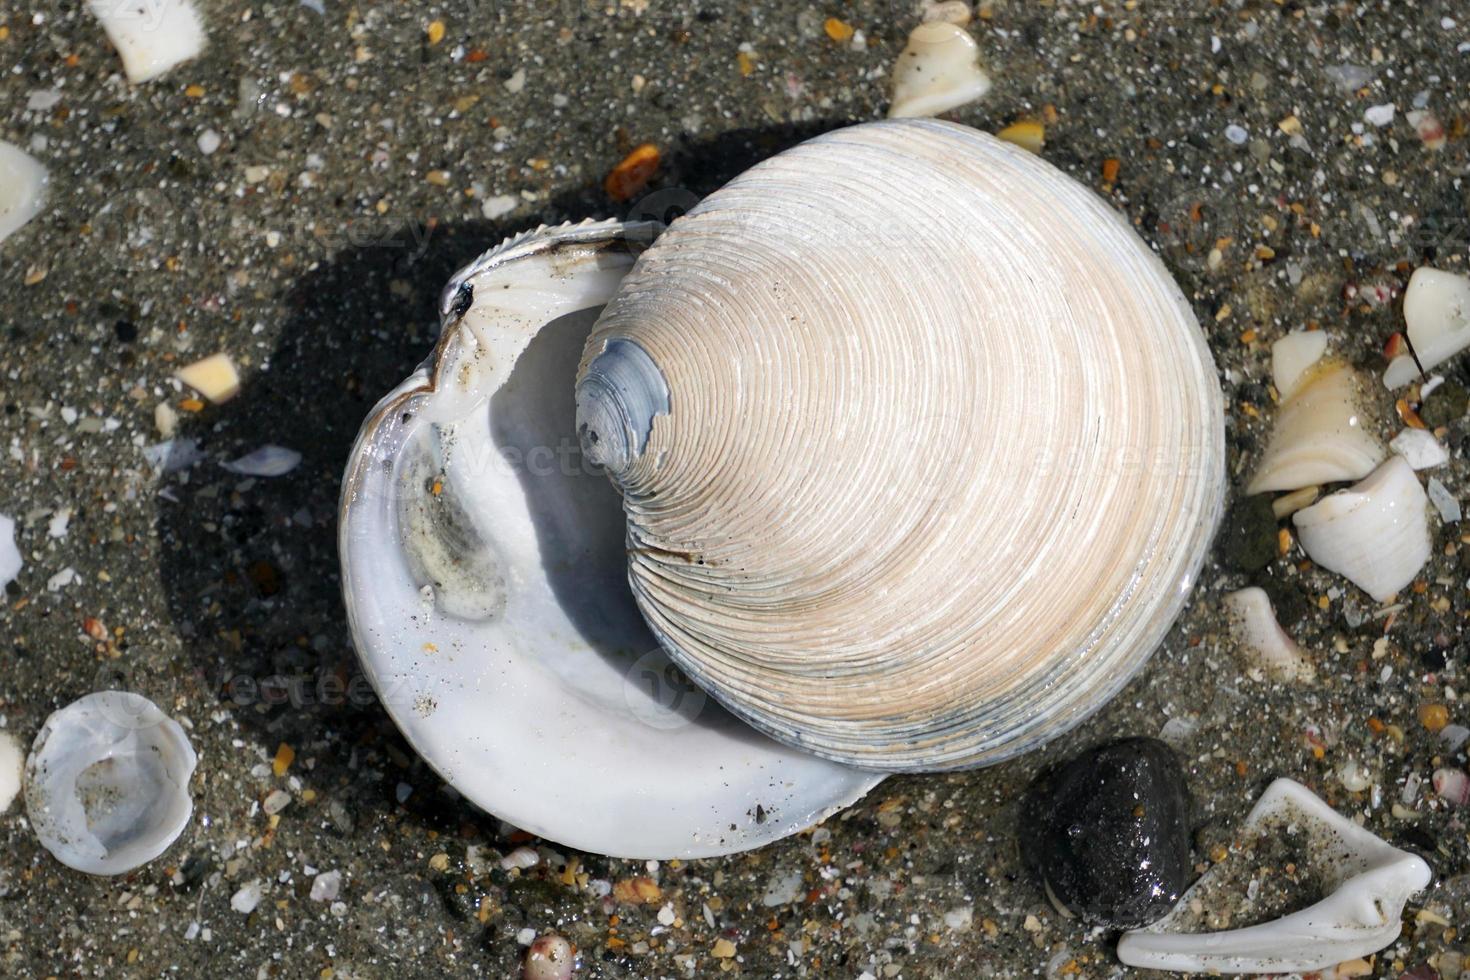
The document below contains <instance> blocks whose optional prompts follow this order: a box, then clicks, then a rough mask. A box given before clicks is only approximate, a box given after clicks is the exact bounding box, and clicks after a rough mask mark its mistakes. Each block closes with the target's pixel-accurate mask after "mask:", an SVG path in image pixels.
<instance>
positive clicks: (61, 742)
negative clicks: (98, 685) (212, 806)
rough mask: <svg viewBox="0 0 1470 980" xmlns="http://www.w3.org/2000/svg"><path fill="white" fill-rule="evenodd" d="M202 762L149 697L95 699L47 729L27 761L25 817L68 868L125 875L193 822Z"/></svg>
mask: <svg viewBox="0 0 1470 980" xmlns="http://www.w3.org/2000/svg"><path fill="white" fill-rule="evenodd" d="M197 762H198V757H197V756H195V754H194V749H193V747H192V746H191V745H190V744H189V739H188V737H187V736H186V735H185V734H184V730H183V728H181V727H180V726H179V724H178V722H176V721H174V720H173V719H171V718H169V717H168V716H167V715H165V714H164V713H163V712H162V711H160V710H159V708H158V706H157V705H155V704H154V703H153V702H152V701H149V700H148V699H147V698H145V697H143V696H142V695H141V694H131V693H128V692H124V691H100V692H97V693H95V694H88V695H86V696H85V697H82V698H79V699H78V700H76V701H73V702H72V703H71V704H69V705H67V706H66V707H65V708H62V709H60V710H59V711H56V712H54V713H53V714H52V715H51V716H50V717H49V718H47V719H46V723H45V724H44V725H42V726H41V732H40V734H39V735H37V736H36V741H35V743H34V744H33V745H32V746H31V754H30V758H29V759H27V760H26V770H25V794H26V813H27V815H28V816H29V817H30V821H31V826H32V828H33V829H34V830H35V832H36V836H37V837H39V838H40V839H41V844H42V845H43V846H45V848H46V850H48V851H50V852H51V853H52V854H53V855H54V856H55V857H56V859H57V860H58V861H60V862H61V863H62V864H65V865H67V866H68V867H71V868H75V869H76V870H78V871H85V872H87V873H88V874H94V875H115V874H122V873H123V872H125V871H131V870H132V869H134V868H136V867H139V866H140V865H143V864H146V863H148V862H149V861H152V860H153V859H154V858H156V857H158V856H159V855H160V854H162V853H163V852H164V851H166V850H167V849H168V847H169V845H170V844H172V843H173V842H174V841H175V840H176V839H177V838H178V836H179V835H180V834H181V833H183V831H184V828H185V827H186V826H188V824H189V817H190V815H191V814H192V813H193V811H194V803H193V801H192V800H191V799H190V797H189V779H190V777H191V776H192V775H193V773H194V766H195V764H196V763H197Z"/></svg>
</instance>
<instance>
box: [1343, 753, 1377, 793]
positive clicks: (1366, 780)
mask: <svg viewBox="0 0 1470 980" xmlns="http://www.w3.org/2000/svg"><path fill="white" fill-rule="evenodd" d="M1337 780H1338V782H1340V783H1342V788H1343V789H1345V790H1347V791H1348V792H1349V793H1361V792H1363V790H1365V789H1367V788H1368V787H1369V786H1372V785H1373V776H1372V775H1371V774H1370V773H1369V772H1368V770H1367V769H1364V768H1363V764H1362V763H1361V762H1359V761H1358V760H1356V759H1349V760H1348V761H1347V762H1344V763H1343V764H1342V766H1341V767H1339V768H1338V770H1337Z"/></svg>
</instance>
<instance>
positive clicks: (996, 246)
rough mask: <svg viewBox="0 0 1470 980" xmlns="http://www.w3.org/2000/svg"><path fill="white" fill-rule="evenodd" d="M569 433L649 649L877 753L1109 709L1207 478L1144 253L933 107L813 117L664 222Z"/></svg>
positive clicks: (1195, 563)
mask: <svg viewBox="0 0 1470 980" xmlns="http://www.w3.org/2000/svg"><path fill="white" fill-rule="evenodd" d="M614 390H616V391H617V392H619V394H618V395H617V397H616V398H613V397H610V396H609V395H608V394H607V393H608V392H611V391H614ZM665 393H666V394H665ZM665 400H666V402H667V409H661V408H659V407H657V406H660V405H662V404H663V402H664V401H665ZM578 424H579V431H580V432H581V434H582V437H583V442H584V445H585V446H586V447H587V450H588V452H589V454H590V455H591V457H592V458H593V459H594V460H596V461H598V462H601V463H603V464H604V465H605V466H607V468H608V472H609V474H610V476H612V478H613V479H614V481H615V482H616V483H617V484H618V486H619V488H620V489H621V490H622V493H623V498H624V508H625V510H626V512H627V515H628V540H629V547H628V550H629V555H628V574H629V578H630V580H631V582H632V585H633V592H634V594H635V596H636V597H637V599H638V603H639V607H640V609H642V611H643V613H644V616H645V617H646V618H647V619H648V621H649V622H650V623H651V624H652V626H653V628H654V630H655V632H656V633H657V634H658V635H659V637H660V639H661V641H662V642H663V643H664V645H665V646H666V648H667V649H669V651H670V652H671V655H672V656H673V657H674V659H675V660H676V661H677V662H678V663H679V665H680V666H681V667H683V668H684V669H685V670H686V671H688V672H689V673H690V674H691V675H692V676H693V677H694V678H695V680H696V681H697V682H699V683H700V685H701V686H702V687H704V688H705V689H706V690H708V691H710V692H711V693H713V694H714V695H715V696H716V697H718V698H721V699H722V700H724V701H725V703H726V704H728V705H729V706H730V707H731V708H732V709H733V710H734V711H735V712H736V713H737V714H739V715H740V716H741V717H743V718H746V719H747V720H749V721H751V722H752V723H753V724H755V725H756V726H757V727H759V728H761V729H762V730H764V731H766V732H768V733H770V734H772V735H774V736H775V737H776V738H779V739H781V740H783V741H787V742H789V743H791V744H794V745H798V746H800V747H802V748H804V749H807V750H809V751H812V752H815V753H817V754H819V755H823V756H826V757H828V758H832V759H837V760H841V761H846V762H851V763H854V764H858V765H863V766H871V767H874V768H883V769H893V770H903V769H908V770H913V769H948V768H960V767H967V766H975V765H982V764H987V763H991V762H995V761H998V760H1000V759H1003V758H1006V757H1007V756H1010V755H1013V754H1015V753H1017V752H1020V751H1023V750H1024V749H1026V748H1029V747H1031V746H1034V745H1036V744H1038V743H1039V742H1040V741H1042V740H1044V739H1046V738H1049V737H1052V736H1054V735H1056V734H1059V733H1060V732H1062V731H1065V730H1066V729H1067V728H1068V727H1070V726H1071V725H1073V724H1075V723H1076V722H1078V721H1080V720H1081V719H1082V718H1083V717H1084V716H1085V715H1086V714H1088V713H1089V712H1090V711H1092V710H1094V709H1096V708H1097V707H1098V706H1100V705H1101V704H1102V703H1103V702H1105V701H1106V700H1107V698H1108V697H1110V696H1111V695H1112V694H1113V693H1115V692H1116V691H1117V690H1118V688H1119V687H1120V686H1121V685H1122V684H1123V683H1124V682H1125V681H1126V680H1127V679H1128V678H1129V677H1130V676H1131V675H1132V674H1133V673H1134V672H1135V671H1136V670H1137V669H1138V668H1139V667H1140V666H1141V665H1142V664H1143V663H1144V661H1145V660H1146V659H1147V657H1148V655H1149V654H1150V653H1151V652H1152V650H1153V649H1154V648H1155V647H1156V646H1157V645H1158V643H1159V642H1160V641H1161V640H1162V639H1163V637H1164V634H1165V632H1166V631H1167V629H1168V627H1169V626H1170V624H1171V623H1172V621H1173V619H1174V617H1175V615H1176V614H1177V613H1178V611H1179V609H1180V607H1181V605H1182V604H1183V602H1184V600H1185V598H1186V596H1187V595H1188V593H1189V589H1190V586H1191V584H1192V582H1193V577H1194V575H1195V573H1196V572H1197V570H1198V568H1199V566H1200V562H1201V560H1202V557H1203V554H1204V551H1205V549H1206V547H1207V545H1208V543H1209V540H1210V538H1211V536H1212V534H1213V531H1214V528H1215V525H1216V521H1217V518H1218V514H1219V509H1220V504H1221V498H1222V494H1223V449H1222V441H1223V425H1222V420H1221V400H1220V396H1219V391H1218V386H1217V382H1216V378H1215V372H1214V367H1213V363H1212V361H1211V359H1210V355H1209V352H1208V350H1207V349H1206V347H1205V345H1204V342H1203V338H1202V335H1201V333H1200V331H1199V328H1198V326H1197V324H1196V323H1195V320H1194V317H1193V315H1192V313H1191V311H1190V309H1189V307H1188V305H1187V304H1186V302H1185V301H1184V298H1183V297H1182V296H1181V294H1180V293H1179V290H1178V288H1177V287H1176V286H1175V284H1174V283H1173V281H1172V280H1171V279H1170V278H1169V275H1168V274H1167V272H1166V271H1165V270H1164V268H1163V266H1162V265H1161V264H1160V263H1159V261H1158V260H1157V259H1156V258H1155V257H1154V255H1153V254H1152V253H1151V252H1150V251H1149V250H1148V249H1147V248H1146V247H1145V246H1144V245H1143V244H1142V243H1141V242H1140V241H1139V240H1138V238H1137V237H1136V236H1135V235H1134V234H1133V232H1132V231H1131V229H1130V228H1129V227H1128V226H1127V225H1126V224H1125V223H1124V222H1123V221H1122V220H1121V219H1119V218H1118V216H1117V215H1115V214H1114V213H1113V212H1112V211H1111V210H1109V208H1108V207H1107V206H1106V205H1105V204H1104V203H1103V202H1101V201H1100V200H1099V199H1098V198H1097V197H1096V196H1094V195H1093V194H1092V193H1091V192H1090V191H1088V190H1086V189H1085V188H1083V187H1081V186H1080V185H1078V184H1076V183H1074V182H1073V181H1072V180H1070V179H1069V178H1067V177H1066V176H1065V175H1063V174H1061V173H1060V172H1058V171H1057V170H1055V169H1053V168H1052V167H1050V166H1049V165H1047V164H1046V163H1044V162H1042V161H1040V160H1039V159H1037V158H1036V157H1034V156H1032V155H1031V154H1029V153H1026V152H1025V151H1024V150H1021V149H1018V148H1017V147H1014V146H1011V145H1010V144H1008V143H1005V142H1002V141H1000V140H997V139H995V138H994V137H991V136H988V135H986V134H983V133H979V132H976V131H974V130H971V129H968V128H965V127H962V126H957V125H953V124H949V123H942V122H936V121H932V120H893V121H888V122H879V123H870V124H866V125H861V126H855V127H851V128H848V129H843V130H839V131H836V132H833V133H829V134H827V135H825V136H821V137H818V138H816V139H814V140H811V141H808V142H806V143H804V144H801V145H800V146H798V147H796V148H794V149H791V150H788V151H787V152H785V153H782V154H780V155H778V156H776V157H774V158H772V159H770V160H767V161H766V162H764V163H762V164H759V165H758V166H756V167H754V168H753V169H751V170H749V171H747V172H746V173H745V174H743V175H742V176H740V177H737V178H736V179H735V180H734V181H732V182H731V183H730V184H728V185H727V186H725V187H724V188H723V189H721V190H719V191H717V192H715V193H714V194H713V195H711V196H710V197H708V198H706V199H705V200H704V201H703V202H701V203H700V204H699V205H698V206H696V207H695V208H694V209H693V210H692V211H691V212H689V214H687V215H686V216H685V217H683V218H682V219H680V220H679V221H678V222H676V223H675V224H674V225H673V226H672V227H671V228H670V229H669V230H668V231H667V232H665V234H664V236H662V237H661V238H660V239H659V241H658V242H656V243H655V244H654V246H653V247H652V248H651V249H650V250H649V251H647V252H645V253H644V254H643V256H642V257H641V258H640V259H639V262H638V264H637V266H636V267H635V268H634V270H633V272H632V273H630V275H629V277H628V279H627V280H626V281H625V282H624V284H623V287H622V289H621V290H620V291H619V293H618V295H617V297H616V298H615V299H614V300H613V301H612V302H611V303H610V304H609V305H608V307H607V309H606V310H605V312H604V313H603V315H602V317H601V318H600V319H599V321H598V324H597V327H596V329H595V330H594V331H593V333H592V336H591V337H590V338H589V340H588V344H587V349H586V351H585V353H584V354H583V361H582V367H581V371H580V373H579V381H578Z"/></svg>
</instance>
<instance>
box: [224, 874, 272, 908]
mask: <svg viewBox="0 0 1470 980" xmlns="http://www.w3.org/2000/svg"><path fill="white" fill-rule="evenodd" d="M263 895H264V887H263V886H262V885H261V883H260V879H259V878H252V879H251V880H249V881H247V882H245V884H243V885H241V886H240V887H239V889H237V890H236V891H235V894H233V895H231V896H230V908H232V909H234V910H235V911H236V912H239V913H241V914H242V915H249V914H250V913H251V912H254V911H255V907H256V906H257V905H259V904H260V900H261V898H262V897H263Z"/></svg>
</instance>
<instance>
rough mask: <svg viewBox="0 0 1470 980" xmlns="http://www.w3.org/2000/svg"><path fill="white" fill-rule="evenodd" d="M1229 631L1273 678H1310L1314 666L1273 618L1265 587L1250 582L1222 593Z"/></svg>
mask: <svg viewBox="0 0 1470 980" xmlns="http://www.w3.org/2000/svg"><path fill="white" fill-rule="evenodd" d="M1225 611H1226V613H1227V614H1228V615H1229V622H1230V632H1231V635H1232V636H1233V637H1234V638H1235V642H1236V643H1237V644H1239V645H1240V646H1241V647H1242V648H1243V650H1244V652H1245V653H1246V656H1247V659H1248V660H1249V662H1251V663H1252V664H1254V665H1255V666H1257V667H1259V668H1261V670H1263V671H1264V672H1265V673H1266V676H1267V677H1270V678H1271V679H1272V680H1276V681H1286V682H1302V683H1305V682H1310V681H1312V680H1314V679H1315V678H1316V676H1317V671H1316V668H1314V667H1313V666H1312V662H1311V661H1310V660H1308V659H1307V657H1306V655H1305V654H1303V653H1302V649H1301V647H1299V646H1297V645H1296V641H1295V640H1293V639H1292V638H1291V637H1290V636H1287V635H1286V631H1285V630H1283V629H1282V628H1281V624H1280V623H1278V622H1277V621H1276V612H1275V610H1273V609H1272V608H1271V600H1270V598H1269V597H1268V596H1267V595H1266V591H1265V590H1264V589H1260V588H1257V587H1255V586H1252V587H1250V588H1247V589H1240V590H1239V591H1237V592H1232V593H1230V594H1229V595H1227V596H1226V597H1225Z"/></svg>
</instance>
